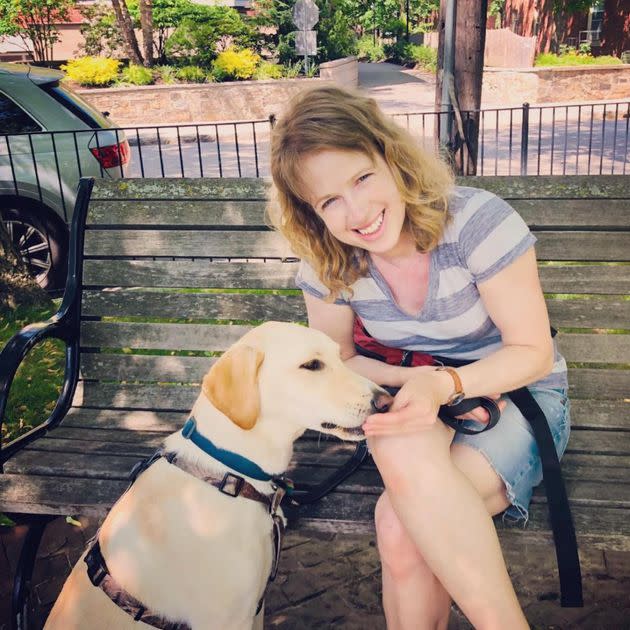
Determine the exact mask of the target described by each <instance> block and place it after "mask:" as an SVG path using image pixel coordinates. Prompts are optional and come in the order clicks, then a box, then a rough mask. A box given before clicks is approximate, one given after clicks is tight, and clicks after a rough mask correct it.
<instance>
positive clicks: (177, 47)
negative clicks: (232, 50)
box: [164, 6, 253, 67]
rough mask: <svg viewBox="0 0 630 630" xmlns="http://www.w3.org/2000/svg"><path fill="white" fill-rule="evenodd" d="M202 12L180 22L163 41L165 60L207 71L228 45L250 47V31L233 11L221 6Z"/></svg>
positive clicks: (209, 7)
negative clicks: (178, 61)
mask: <svg viewBox="0 0 630 630" xmlns="http://www.w3.org/2000/svg"><path fill="white" fill-rule="evenodd" d="M200 8H201V7H200ZM203 9H204V11H200V12H199V14H198V15H197V16H196V17H195V18H194V19H193V18H192V17H187V18H186V19H184V20H182V21H181V22H180V24H179V26H178V27H177V28H176V29H175V32H174V33H173V34H172V35H171V36H170V37H169V38H168V39H167V40H166V43H165V46H164V52H165V54H166V56H167V57H170V58H175V59H179V60H181V61H183V62H184V63H185V64H187V65H202V66H207V67H210V64H211V63H212V61H213V60H214V59H216V57H217V54H218V53H219V52H221V51H222V50H225V49H226V48H228V47H229V46H230V45H233V44H235V45H238V46H248V45H249V44H250V43H251V41H252V37H253V32H252V29H251V27H250V26H248V25H247V24H245V22H244V21H243V19H242V18H241V16H240V15H239V13H238V12H237V11H236V10H235V9H232V8H231V7H223V6H206V7H203Z"/></svg>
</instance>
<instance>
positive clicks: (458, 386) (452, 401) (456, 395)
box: [435, 365, 466, 407]
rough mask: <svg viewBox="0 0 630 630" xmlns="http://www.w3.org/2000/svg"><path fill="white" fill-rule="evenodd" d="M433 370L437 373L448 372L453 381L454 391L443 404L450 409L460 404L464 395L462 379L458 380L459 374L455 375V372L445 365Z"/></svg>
mask: <svg viewBox="0 0 630 630" xmlns="http://www.w3.org/2000/svg"><path fill="white" fill-rule="evenodd" d="M435 369H436V371H438V372H448V374H450V375H451V378H452V379H453V384H454V386H455V391H454V392H453V394H451V396H450V397H449V399H448V400H447V401H446V403H445V404H446V405H448V406H449V407H450V406H451V405H457V404H459V403H460V402H462V400H464V398H465V397H466V395H465V394H464V388H463V386H462V379H461V378H459V374H458V373H457V370H456V369H455V368H452V367H449V366H447V365H440V366H439V367H437V368H435Z"/></svg>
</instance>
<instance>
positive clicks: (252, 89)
mask: <svg viewBox="0 0 630 630" xmlns="http://www.w3.org/2000/svg"><path fill="white" fill-rule="evenodd" d="M321 83H322V80H321V79H304V78H302V79H286V80H270V81H239V82H234V83H205V84H199V85H147V86H139V87H125V88H105V89H90V90H77V91H78V92H80V93H81V95H82V96H83V97H84V98H85V99H86V100H88V101H89V102H90V103H91V104H92V105H94V106H95V107H96V108H97V109H99V110H101V111H108V112H109V113H110V115H111V118H112V120H113V121H114V122H115V123H116V124H117V125H119V126H121V127H124V126H131V125H157V124H174V123H191V122H215V121H226V120H259V119H263V118H268V117H269V115H270V114H279V113H280V111H281V110H282V107H283V106H284V104H285V103H287V102H288V101H289V100H290V99H291V97H292V96H293V95H294V94H296V93H297V92H299V91H300V90H303V89H304V88H305V87H309V86H315V85H321Z"/></svg>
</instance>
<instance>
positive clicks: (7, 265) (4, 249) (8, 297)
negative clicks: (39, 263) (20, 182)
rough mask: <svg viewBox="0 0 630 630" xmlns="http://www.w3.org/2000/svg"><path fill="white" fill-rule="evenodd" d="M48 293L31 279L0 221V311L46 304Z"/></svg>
mask: <svg viewBox="0 0 630 630" xmlns="http://www.w3.org/2000/svg"><path fill="white" fill-rule="evenodd" d="M49 301H50V298H49V297H48V294H47V293H46V291H44V289H42V288H41V287H40V286H39V285H38V284H37V283H36V282H35V280H34V279H33V276H31V275H30V274H29V272H28V269H27V268H26V265H25V264H24V262H23V261H22V259H21V258H20V257H19V255H18V253H17V252H16V251H15V248H14V247H13V243H12V242H11V238H10V237H9V234H8V232H7V230H6V227H5V225H4V223H3V222H2V221H0V311H2V310H4V309H11V310H13V309H15V308H16V307H17V306H32V305H39V304H42V305H43V304H47V303H48V302H49Z"/></svg>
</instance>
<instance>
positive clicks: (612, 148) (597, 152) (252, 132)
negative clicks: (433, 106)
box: [0, 101, 630, 219]
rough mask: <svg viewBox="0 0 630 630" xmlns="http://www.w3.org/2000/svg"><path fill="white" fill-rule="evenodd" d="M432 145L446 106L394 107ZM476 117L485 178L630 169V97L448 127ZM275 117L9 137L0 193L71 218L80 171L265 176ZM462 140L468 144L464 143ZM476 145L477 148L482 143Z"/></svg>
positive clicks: (495, 113)
mask: <svg viewBox="0 0 630 630" xmlns="http://www.w3.org/2000/svg"><path fill="white" fill-rule="evenodd" d="M393 118H394V119H395V120H396V121H397V122H398V123H399V124H401V125H403V126H405V127H407V128H408V129H409V131H410V132H411V133H412V134H414V135H416V136H417V137H419V139H420V140H421V142H422V143H423V144H424V145H425V146H427V147H428V148H430V149H435V148H436V146H437V141H436V138H437V137H438V135H439V128H440V125H441V124H444V120H445V119H446V118H447V115H446V114H443V113H439V112H414V113H404V114H393ZM474 121H476V124H477V125H478V147H477V156H476V173H477V174H479V175H515V174H521V175H545V174H563V175H574V174H606V173H610V174H626V172H627V170H630V169H629V168H628V162H629V161H630V158H629V156H628V142H629V140H628V138H629V135H630V134H629V125H630V101H620V102H614V103H593V104H588V105H583V104H582V105H562V106H557V105H555V106H551V105H549V106H547V105H537V106H529V105H528V104H527V103H525V104H524V105H523V106H522V107H510V108H496V109H483V110H480V111H478V112H462V114H461V119H460V121H459V122H458V121H457V119H456V117H451V119H450V122H449V123H448V124H450V125H452V126H453V127H454V128H455V130H456V131H457V130H458V129H459V130H461V131H463V132H464V135H466V130H467V129H468V128H469V127H470V126H471V123H472V122H474ZM272 124H273V117H271V118H270V119H262V120H250V121H233V122H221V123H207V124H184V125H162V126H146V125H141V126H133V127H120V128H117V129H102V130H81V131H60V132H41V133H28V134H17V135H2V134H0V196H1V195H13V196H26V197H30V198H33V199H38V200H39V201H41V202H42V203H45V204H46V205H49V206H51V207H53V208H54V209H55V210H57V211H58V212H59V214H60V215H61V216H62V217H64V218H66V219H67V215H68V212H69V210H70V209H71V208H72V205H73V204H74V195H75V192H74V191H75V188H76V183H77V181H78V179H79V177H81V176H85V175H94V176H97V177H98V176H101V177H191V178H195V177H264V176H268V175H269V141H270V132H271V128H272ZM455 140H456V145H455V147H454V148H455V151H454V155H453V163H454V164H455V166H456V167H457V168H458V169H459V170H460V171H464V172H470V169H471V161H474V157H473V155H474V150H473V151H472V152H471V151H469V150H467V146H466V142H468V141H469V140H470V138H465V137H464V138H462V137H461V134H459V137H458V134H457V133H456V134H455ZM457 143H459V145H460V146H458V145H457ZM473 149H474V147H473Z"/></svg>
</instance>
